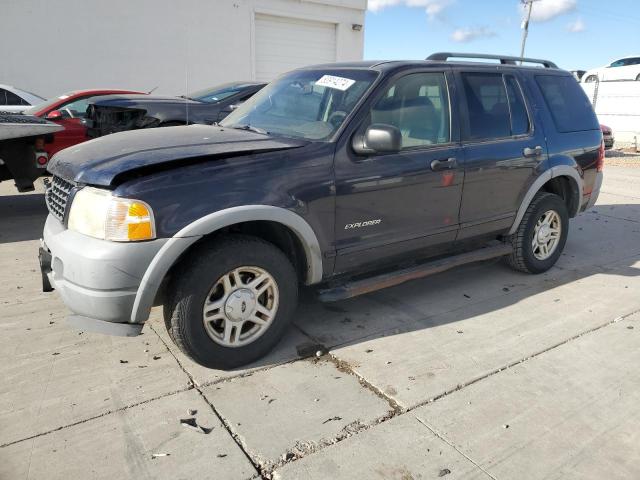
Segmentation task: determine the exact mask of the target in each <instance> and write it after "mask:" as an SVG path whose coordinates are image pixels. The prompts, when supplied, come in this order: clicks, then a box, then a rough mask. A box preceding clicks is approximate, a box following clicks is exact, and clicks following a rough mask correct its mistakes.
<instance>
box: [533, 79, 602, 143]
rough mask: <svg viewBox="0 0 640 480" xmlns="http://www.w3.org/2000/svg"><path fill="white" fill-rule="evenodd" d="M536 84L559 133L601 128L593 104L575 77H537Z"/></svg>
mask: <svg viewBox="0 0 640 480" xmlns="http://www.w3.org/2000/svg"><path fill="white" fill-rule="evenodd" d="M536 82H537V83H538V86H539V87H540V91H541V92H542V96H543V97H544V100H545V103H546V104H547V107H548V108H549V111H550V112H551V116H552V117H553V121H554V123H555V125H556V129H557V130H558V131H559V132H562V133H567V132H579V131H583V130H598V129H599V128H600V126H599V124H598V119H597V118H596V114H595V113H594V111H593V107H592V106H591V102H589V99H588V98H587V95H586V94H585V93H584V91H583V90H582V88H580V85H578V82H576V80H575V79H574V78H573V77H570V76H566V77H565V76H562V77H561V76H557V75H536Z"/></svg>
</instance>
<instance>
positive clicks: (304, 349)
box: [296, 343, 325, 358]
mask: <svg viewBox="0 0 640 480" xmlns="http://www.w3.org/2000/svg"><path fill="white" fill-rule="evenodd" d="M324 350H325V348H324V345H320V344H318V343H301V344H300V345H297V346H296V352H297V353H298V356H299V357H303V358H304V357H311V356H313V355H316V356H322V355H318V352H319V351H324Z"/></svg>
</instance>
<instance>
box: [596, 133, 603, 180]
mask: <svg viewBox="0 0 640 480" xmlns="http://www.w3.org/2000/svg"><path fill="white" fill-rule="evenodd" d="M603 169H604V140H602V141H601V142H600V148H598V160H597V161H596V172H601V171H602V170H603Z"/></svg>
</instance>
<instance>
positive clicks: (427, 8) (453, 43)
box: [364, 0, 640, 70]
mask: <svg viewBox="0 0 640 480" xmlns="http://www.w3.org/2000/svg"><path fill="white" fill-rule="evenodd" d="M638 6H640V1H639V0H608V1H602V0H538V1H537V2H535V3H534V5H533V15H532V19H533V21H532V22H531V24H530V26H529V37H528V39H527V47H526V52H525V55H527V56H530V57H538V58H548V59H550V60H553V61H555V62H556V63H557V64H558V65H559V66H560V67H562V68H566V69H585V70H586V69H589V68H593V67H597V66H600V65H605V64H608V63H609V62H610V61H611V60H614V59H615V58H616V57H623V56H627V55H635V54H640V9H638ZM523 15H524V13H523V11H522V10H521V5H520V1H519V0H369V11H367V15H366V26H365V48H364V58H365V59H417V58H424V57H426V56H427V55H428V54H429V53H433V52H436V51H454V52H455V51H458V52H480V53H501V54H511V55H519V53H520V40H521V35H522V30H521V22H522V18H523Z"/></svg>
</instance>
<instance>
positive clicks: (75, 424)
mask: <svg viewBox="0 0 640 480" xmlns="http://www.w3.org/2000/svg"><path fill="white" fill-rule="evenodd" d="M191 389H193V387H192V386H188V387H186V388H180V389H178V390H174V391H172V392H167V393H163V394H162V395H158V396H157V397H153V398H148V399H147V400H143V401H142V402H136V403H132V404H130V405H125V406H124V407H121V408H114V409H113V410H107V411H106V412H102V413H100V414H98V415H94V416H92V417H88V418H83V419H82V420H78V421H77V422H73V423H69V424H67V425H62V426H60V427H56V428H52V429H50V430H47V431H45V432H41V433H37V434H35V435H30V436H28V437H24V438H20V439H18V440H14V441H12V442H7V443H3V444H2V445H0V448H5V447H10V446H11V445H15V444H16V443H21V442H26V441H27V440H33V439H34V438H38V437H42V436H45V435H49V434H51V433H54V432H59V431H60V430H65V429H67V428H71V427H75V426H77V425H82V424H83V423H87V422H90V421H92V420H96V419H98V418H102V417H106V416H107V415H112V414H114V413H119V412H124V411H125V410H128V409H130V408H135V407H139V406H140V405H145V404H147V403H151V402H155V401H156V400H160V399H161V398H165V397H170V396H172V395H176V394H178V393H182V392H187V391H189V390H191Z"/></svg>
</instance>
